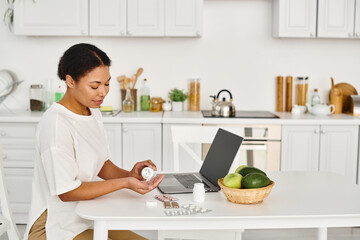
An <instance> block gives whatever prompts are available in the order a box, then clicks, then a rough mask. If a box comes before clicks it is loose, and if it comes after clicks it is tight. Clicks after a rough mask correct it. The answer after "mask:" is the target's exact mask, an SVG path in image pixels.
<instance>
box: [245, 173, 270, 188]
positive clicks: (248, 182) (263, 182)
mask: <svg viewBox="0 0 360 240" xmlns="http://www.w3.org/2000/svg"><path fill="white" fill-rule="evenodd" d="M269 184H270V179H269V178H268V177H267V176H265V175H264V174H261V173H249V174H247V175H246V176H245V177H244V178H243V179H242V181H241V188H262V187H266V186H267V185H269Z"/></svg>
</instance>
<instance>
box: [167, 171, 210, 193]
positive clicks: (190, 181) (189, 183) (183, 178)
mask: <svg viewBox="0 0 360 240" xmlns="http://www.w3.org/2000/svg"><path fill="white" fill-rule="evenodd" d="M174 177H175V178H176V179H177V180H178V181H179V182H180V183H181V184H182V185H183V186H184V187H186V188H191V189H192V188H194V184H195V183H201V182H202V183H204V181H200V180H199V179H198V178H197V177H195V176H194V175H193V174H189V175H174ZM204 186H205V187H206V188H208V187H209V186H208V185H207V184H206V183H204Z"/></svg>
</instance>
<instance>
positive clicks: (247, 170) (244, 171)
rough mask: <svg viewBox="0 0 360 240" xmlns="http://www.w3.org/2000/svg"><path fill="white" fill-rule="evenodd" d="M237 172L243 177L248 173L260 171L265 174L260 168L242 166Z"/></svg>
mask: <svg viewBox="0 0 360 240" xmlns="http://www.w3.org/2000/svg"><path fill="white" fill-rule="evenodd" d="M238 173H240V174H241V175H242V176H243V177H245V176H246V175H248V174H249V173H261V174H263V175H265V176H266V173H265V172H263V171H261V170H260V169H258V168H256V167H244V168H242V169H240V170H239V172H238Z"/></svg>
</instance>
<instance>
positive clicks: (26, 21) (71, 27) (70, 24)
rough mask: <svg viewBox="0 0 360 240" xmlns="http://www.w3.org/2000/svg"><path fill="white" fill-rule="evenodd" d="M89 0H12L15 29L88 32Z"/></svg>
mask: <svg viewBox="0 0 360 240" xmlns="http://www.w3.org/2000/svg"><path fill="white" fill-rule="evenodd" d="M88 4H89V0H61V1H58V0H46V1H31V0H19V1H15V2H14V33H15V34H19V35H39V36H41V35H48V36H51V35H53V36H54V35H57V36H81V35H88V31H89V30H88V17H89V16H88V15H89V14H88Z"/></svg>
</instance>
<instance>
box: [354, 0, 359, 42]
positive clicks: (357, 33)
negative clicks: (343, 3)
mask: <svg viewBox="0 0 360 240" xmlns="http://www.w3.org/2000/svg"><path fill="white" fill-rule="evenodd" d="M354 34H355V35H354V36H355V37H358V38H359V37H360V0H356V4H355V32H354Z"/></svg>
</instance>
